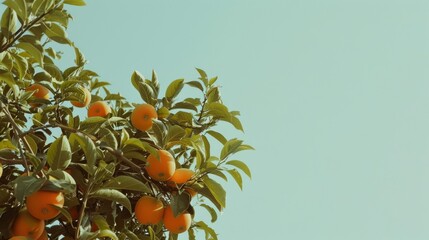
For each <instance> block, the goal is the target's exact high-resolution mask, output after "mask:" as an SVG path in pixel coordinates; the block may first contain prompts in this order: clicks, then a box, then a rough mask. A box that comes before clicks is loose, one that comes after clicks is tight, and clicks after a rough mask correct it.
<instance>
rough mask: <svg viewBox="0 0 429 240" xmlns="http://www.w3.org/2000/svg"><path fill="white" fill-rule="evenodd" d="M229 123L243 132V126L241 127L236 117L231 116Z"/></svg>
mask: <svg viewBox="0 0 429 240" xmlns="http://www.w3.org/2000/svg"><path fill="white" fill-rule="evenodd" d="M227 122H229V123H231V124H232V126H234V127H235V128H236V129H237V130H240V131H243V126H242V125H241V122H240V120H239V119H238V118H237V117H236V116H232V115H231V118H230V119H229V121H227Z"/></svg>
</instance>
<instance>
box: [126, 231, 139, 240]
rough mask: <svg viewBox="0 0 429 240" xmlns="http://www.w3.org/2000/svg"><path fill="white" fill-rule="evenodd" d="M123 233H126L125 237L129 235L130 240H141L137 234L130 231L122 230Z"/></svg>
mask: <svg viewBox="0 0 429 240" xmlns="http://www.w3.org/2000/svg"><path fill="white" fill-rule="evenodd" d="M122 231H123V233H124V234H125V235H127V237H128V238H129V239H130V240H140V238H139V237H138V236H137V235H136V234H135V233H133V232H131V231H130V230H128V229H124V230H122Z"/></svg>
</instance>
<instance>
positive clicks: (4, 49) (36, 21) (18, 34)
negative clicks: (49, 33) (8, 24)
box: [0, 7, 56, 53]
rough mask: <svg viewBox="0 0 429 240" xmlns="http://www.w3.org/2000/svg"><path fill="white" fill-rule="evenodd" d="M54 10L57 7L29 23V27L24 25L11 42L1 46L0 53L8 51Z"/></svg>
mask: <svg viewBox="0 0 429 240" xmlns="http://www.w3.org/2000/svg"><path fill="white" fill-rule="evenodd" d="M54 9H56V8H55V7H54V8H52V9H50V10H49V11H47V12H45V13H43V14H42V15H40V16H38V17H37V18H35V19H33V20H32V21H31V22H29V23H28V24H27V25H22V26H21V27H20V28H19V29H18V30H17V31H16V32H15V33H14V34H13V36H12V39H11V41H10V42H9V41H8V42H7V43H6V44H5V45H3V46H1V48H0V53H2V52H4V51H6V50H7V49H9V48H10V47H11V46H12V45H13V44H14V43H15V42H16V41H17V40H18V39H19V38H21V37H22V35H24V33H25V32H27V31H28V30H29V29H30V28H31V27H33V26H34V25H36V24H37V23H38V22H39V21H40V20H42V19H43V18H44V17H45V16H46V15H48V14H49V13H51V12H52V11H53V10H54Z"/></svg>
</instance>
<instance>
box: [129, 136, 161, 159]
mask: <svg viewBox="0 0 429 240" xmlns="http://www.w3.org/2000/svg"><path fill="white" fill-rule="evenodd" d="M127 145H132V146H136V147H138V148H140V149H141V150H143V151H148V152H149V153H150V154H153V155H155V156H157V157H158V151H157V150H156V148H154V147H152V146H151V145H149V143H147V142H144V141H141V140H140V139H137V138H130V139H128V140H127V141H125V144H124V147H125V146H127Z"/></svg>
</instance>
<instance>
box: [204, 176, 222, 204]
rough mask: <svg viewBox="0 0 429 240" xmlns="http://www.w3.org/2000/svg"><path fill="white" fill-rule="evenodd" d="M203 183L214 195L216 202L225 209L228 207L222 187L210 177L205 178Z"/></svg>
mask: <svg viewBox="0 0 429 240" xmlns="http://www.w3.org/2000/svg"><path fill="white" fill-rule="evenodd" d="M203 182H204V184H205V185H206V187H207V188H208V189H209V191H210V192H211V193H212V194H213V196H214V198H215V199H216V201H217V202H218V203H219V204H220V205H221V206H222V207H223V208H225V207H226V192H225V189H223V187H222V185H220V184H219V183H217V182H216V181H214V180H213V179H211V178H209V177H207V176H206V177H204V178H203Z"/></svg>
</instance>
